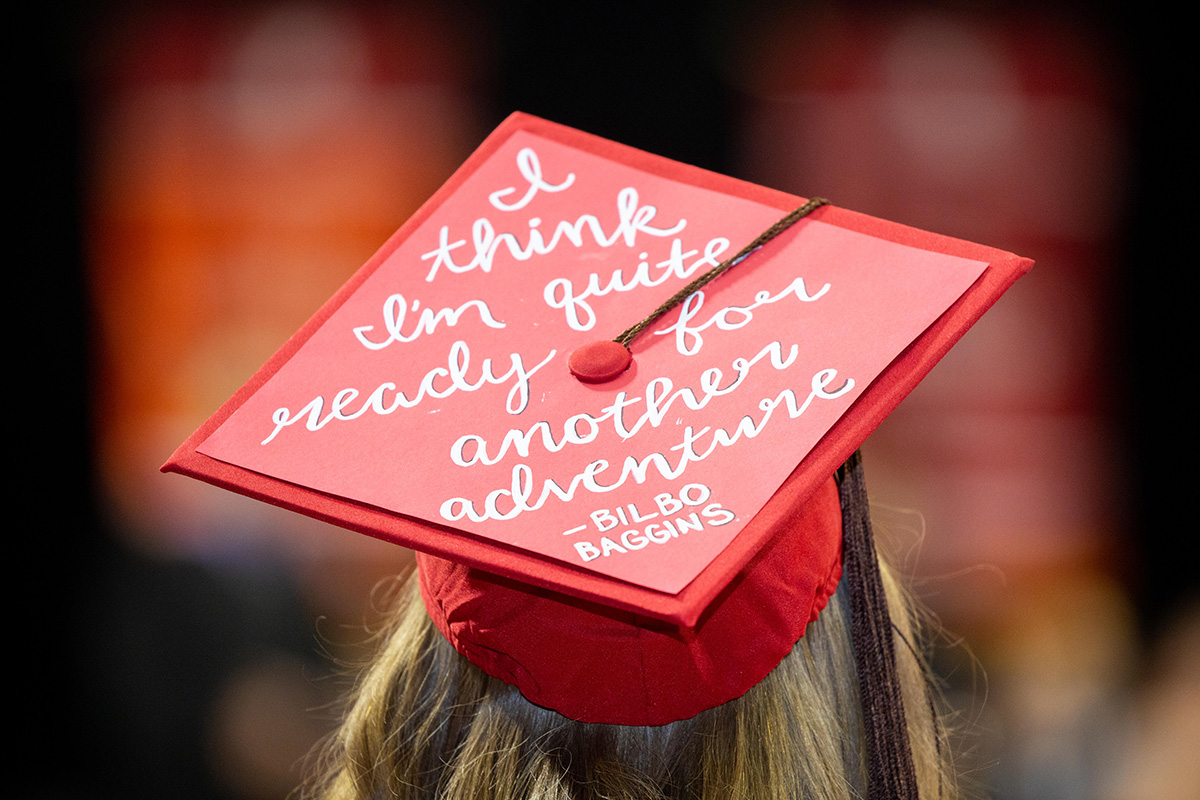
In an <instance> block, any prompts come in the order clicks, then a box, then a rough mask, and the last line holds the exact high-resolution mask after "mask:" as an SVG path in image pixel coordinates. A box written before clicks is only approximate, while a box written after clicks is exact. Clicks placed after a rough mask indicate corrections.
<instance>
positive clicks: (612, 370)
mask: <svg viewBox="0 0 1200 800" xmlns="http://www.w3.org/2000/svg"><path fill="white" fill-rule="evenodd" d="M632 362H633V354H632V353H630V352H629V350H628V349H627V348H626V347H625V345H623V344H619V343H617V342H614V341H611V340H609V341H603V342H592V343H590V344H585V345H584V346H583V347H580V348H579V349H578V350H576V351H575V352H574V353H571V357H570V358H569V359H567V367H568V368H569V369H570V370H571V374H572V375H574V376H575V377H576V378H578V379H579V380H581V381H583V382H584V383H604V382H605V381H611V380H612V379H613V378H615V377H617V376H618V375H620V374H621V373H622V372H624V371H625V370H627V369H629V365H630V363H632Z"/></svg>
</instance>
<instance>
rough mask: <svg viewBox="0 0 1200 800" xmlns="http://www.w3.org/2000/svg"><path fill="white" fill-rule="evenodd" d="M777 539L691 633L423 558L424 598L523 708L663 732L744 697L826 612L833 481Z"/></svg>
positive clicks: (836, 509) (833, 574) (459, 646)
mask: <svg viewBox="0 0 1200 800" xmlns="http://www.w3.org/2000/svg"><path fill="white" fill-rule="evenodd" d="M777 528H778V530H777V531H776V532H775V535H774V536H773V538H772V539H771V541H770V542H769V544H767V545H766V546H765V547H763V549H762V550H761V551H760V552H759V553H758V555H757V556H756V557H755V558H754V560H752V561H751V562H750V563H749V564H748V565H747V566H746V568H745V569H744V570H742V572H741V573H740V574H739V575H738V577H737V578H736V579H734V580H733V581H732V582H731V583H730V586H729V588H728V589H726V591H725V593H724V594H723V595H722V596H721V597H720V598H718V600H717V601H716V602H715V603H713V605H712V606H711V607H710V608H709V610H708V611H707V612H706V614H705V615H704V616H703V617H702V618H701V620H700V622H699V624H698V625H697V626H696V627H695V628H692V629H683V628H676V627H672V626H670V625H667V624H665V623H662V622H657V621H654V620H650V619H647V618H644V617H639V616H637V615H635V614H632V613H629V612H623V611H616V610H613V609H611V608H607V607H605V606H600V605H597V604H595V603H589V602H587V601H583V600H576V599H573V598H569V597H566V596H564V595H560V594H557V593H555V592H551V591H548V590H543V589H537V588H533V587H530V586H528V585H526V584H521V583H518V582H515V581H509V580H505V579H502V578H497V577H495V576H492V575H489V574H488V573H485V572H483V571H481V570H478V569H474V568H472V567H467V566H464V565H462V564H456V563H454V562H451V561H447V560H445V559H441V558H437V557H435V556H430V555H427V554H424V553H418V554H417V563H418V566H419V569H420V583H421V595H422V598H423V599H424V601H425V607H426V609H428V611H429V616H430V617H431V618H432V619H433V622H434V624H435V625H436V626H437V628H438V630H440V631H441V632H442V634H443V635H444V636H445V637H446V639H447V640H449V641H450V643H451V644H453V645H454V647H455V649H456V650H458V652H459V653H461V654H462V655H464V656H466V657H467V659H469V660H470V661H471V663H473V664H475V665H476V666H477V667H479V668H480V669H482V670H483V671H484V672H486V673H487V674H489V675H491V676H493V677H496V678H499V679H501V680H503V681H505V682H507V683H509V684H512V685H513V686H516V687H517V688H518V689H519V690H520V691H521V693H522V694H523V695H524V696H525V697H526V698H527V699H529V700H530V701H531V702H533V703H536V704H537V705H540V706H544V707H546V708H551V709H554V710H555V711H558V712H559V713H561V714H563V715H564V716H566V717H569V718H571V719H574V720H577V721H580V722H603V723H610V724H619V725H663V724H666V723H669V722H674V721H676V720H680V719H687V718H689V717H693V716H695V715H696V714H698V713H700V712H701V711H704V710H706V709H709V708H713V707H715V706H718V705H720V704H722V703H725V702H727V701H729V700H732V699H734V698H735V697H740V696H741V695H743V694H745V693H746V692H747V691H748V690H749V689H750V688H751V687H753V686H754V685H755V684H757V683H758V682H759V681H761V680H762V679H763V678H765V677H766V676H767V674H768V673H769V672H770V671H771V670H772V669H774V668H775V667H776V666H777V665H778V664H779V662H780V661H782V660H783V658H784V657H785V656H786V655H787V654H788V653H789V652H790V651H791V649H792V646H793V645H794V644H795V643H796V642H797V640H799V638H800V637H801V636H802V635H803V634H804V629H805V628H806V627H807V625H808V623H809V622H811V621H812V620H815V619H816V617H817V614H818V613H819V612H820V611H821V610H822V609H823V608H824V607H825V605H826V604H827V603H828V601H829V597H830V595H832V594H833V591H834V589H835V588H836V587H837V583H838V579H839V578H840V576H841V573H842V565H841V541H842V538H841V534H842V516H841V506H840V505H839V502H838V490H837V485H836V483H835V482H834V480H833V478H830V479H829V480H827V481H826V482H825V483H824V484H822V485H821V486H820V488H818V489H817V491H816V492H815V493H814V494H813V496H812V497H811V498H810V499H809V500H807V501H806V502H805V503H803V504H801V505H800V506H799V507H797V508H796V509H795V510H794V512H793V513H791V514H788V515H785V516H784V517H783V518H781V519H780V520H779V521H778V522H777Z"/></svg>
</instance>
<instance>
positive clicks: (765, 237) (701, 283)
mask: <svg viewBox="0 0 1200 800" xmlns="http://www.w3.org/2000/svg"><path fill="white" fill-rule="evenodd" d="M828 203H829V201H828V200H826V199H824V198H822V197H814V198H812V199H811V200H809V201H808V202H807V203H805V204H804V205H802V206H800V207H799V208H797V209H795V210H794V211H792V212H791V213H789V214H788V215H787V216H785V217H784V218H783V219H781V220H779V221H778V222H776V223H775V224H774V225H772V226H771V227H769V228H767V229H766V230H765V231H763V232H762V233H760V234H759V235H758V238H756V239H755V240H754V241H752V242H751V243H750V244H748V245H746V246H745V247H743V248H742V249H741V250H739V251H738V252H737V255H735V256H733V257H732V258H727V259H725V260H724V261H722V262H721V263H720V264H718V265H717V266H715V267H713V268H712V269H710V270H709V271H708V272H706V273H704V274H703V275H701V276H700V277H698V278H696V279H695V280H693V281H692V282H691V283H689V284H688V285H687V286H685V287H683V288H682V289H680V290H679V291H678V292H676V293H675V294H673V295H671V297H670V298H669V299H668V300H667V301H666V302H664V303H663V304H662V305H660V306H659V307H658V308H656V309H654V310H653V311H651V312H650V314H649V315H648V316H647V317H645V318H644V319H642V320H641V321H640V322H637V323H636V324H634V325H631V326H630V327H628V328H626V329H625V330H624V331H623V332H622V333H621V334H620V335H619V336H617V338H615V339H613V341H614V342H616V343H617V344H620V345H623V346H624V347H625V348H626V349H628V348H629V344H630V342H632V341H633V340H634V339H636V338H637V337H638V334H640V333H641V332H642V331H644V330H645V329H646V328H648V327H650V326H651V325H653V324H654V321H655V320H656V319H658V318H659V317H661V316H662V315H663V314H665V313H667V312H668V311H670V310H671V309H672V308H674V307H675V306H677V305H679V304H680V303H682V302H683V301H684V300H686V299H688V298H689V297H691V296H692V294H694V293H695V292H697V291H699V290H700V289H702V288H704V287H705V286H707V285H708V283H709V282H710V281H712V280H714V279H715V278H718V277H720V276H721V275H723V274H725V273H726V272H728V271H729V269H730V268H731V267H734V266H736V265H737V264H739V263H740V262H741V261H742V260H743V259H744V258H746V256H748V255H750V254H751V253H752V252H754V251H755V250H757V249H758V248H760V247H762V246H763V245H764V244H766V243H767V242H769V241H771V240H772V239H774V238H775V237H776V236H778V235H779V234H781V233H783V232H784V231H786V230H787V229H788V228H790V227H792V225H795V224H796V223H797V222H798V221H800V220H801V219H803V218H804V217H807V216H808V215H809V214H811V213H812V212H813V211H814V210H816V209H818V208H820V207H821V206H823V205H827V204H828ZM618 352H619V351H618Z"/></svg>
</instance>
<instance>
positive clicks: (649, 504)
mask: <svg viewBox="0 0 1200 800" xmlns="http://www.w3.org/2000/svg"><path fill="white" fill-rule="evenodd" d="M797 209H799V210H800V211H801V213H792V212H794V211H795V210H797ZM793 217H794V218H793ZM764 231H770V232H771V234H770V235H769V236H767V237H765V238H763V237H762V236H761V235H762V234H763V233H764ZM748 244H749V245H750V247H747V245H748ZM1031 265H1032V262H1030V261H1029V260H1027V259H1022V258H1019V257H1017V256H1015V255H1013V254H1011V253H1006V252H1002V251H999V250H994V249H991V248H988V247H983V246H980V245H976V244H971V243H968V242H963V241H958V240H954V239H950V238H947V237H943V236H938V235H935V234H931V233H927V232H924V231H919V230H915V229H912V228H908V227H905V226H902V225H898V224H896V223H892V222H888V221H884V220H880V219H875V218H872V217H869V216H865V215H862V214H858V213H854V212H852V211H848V210H846V209H842V208H839V207H836V206H835V205H821V204H820V203H817V202H808V203H806V201H805V199H804V198H798V197H795V196H792V195H788V194H786V193H783V192H778V191H775V190H772V189H768V188H765V187H762V186H757V185H753V184H749V183H746V182H743V181H739V180H736V179H733V178H730V177H727V176H723V175H717V174H714V173H711V172H708V171H705V170H701V169H698V168H695V167H692V166H687V165H684V164H679V163H676V162H673V161H670V160H668V159H664V158H661V157H659V156H655V155H651V154H648V153H645V152H641V151H638V150H635V149H632V148H629V147H626V146H623V145H620V144H616V143H614V142H611V141H607V140H604V139H601V138H598V137H595V136H592V135H589V134H585V133H582V132H579V131H575V130H572V129H569V128H566V127H563V126H560V125H556V124H553V123H550V122H547V121H545V120H541V119H538V118H535V117H531V116H528V115H524V114H514V115H513V116H511V117H510V118H508V119H507V120H506V121H505V122H504V123H503V124H502V125H500V127H499V128H497V129H496V130H495V131H494V132H493V133H492V134H491V135H490V136H489V137H488V138H487V139H486V140H485V141H484V142H483V144H482V145H481V146H480V147H479V149H478V150H476V152H475V153H474V154H473V155H472V156H471V157H470V158H469V159H468V160H467V161H466V162H465V163H464V164H463V165H462V167H461V168H460V169H459V170H458V171H457V172H456V173H455V174H454V175H453V176H452V177H451V178H450V180H449V181H448V182H447V183H446V184H445V185H444V186H443V187H442V188H441V189H440V190H439V191H438V192H437V193H436V194H434V196H433V197H432V198H430V200H429V201H428V202H427V203H425V205H424V206H422V207H421V209H420V210H419V211H418V212H417V213H416V214H415V215H414V216H413V217H412V218H411V219H410V220H409V221H408V222H406V223H405V224H404V225H403V226H402V227H401V228H400V229H399V231H397V232H396V234H395V235H394V236H392V238H391V239H389V240H388V242H387V243H386V244H385V245H384V246H383V247H382V248H381V249H380V250H379V252H378V253H376V254H375V256H374V257H372V258H371V260H370V261H368V262H367V264H366V265H365V266H363V267H362V268H361V269H360V270H359V271H358V272H357V273H356V274H355V275H354V276H353V277H352V278H351V279H350V280H349V281H348V282H347V283H346V285H345V286H343V287H342V288H341V289H340V290H339V291H338V292H337V294H336V295H334V297H333V298H332V299H330V300H329V301H328V302H327V303H326V304H325V305H324V306H323V307H322V308H321V309H320V310H319V311H318V312H317V313H316V315H315V316H313V318H312V319H310V320H309V321H308V322H307V323H306V324H305V325H304V327H303V328H301V330H300V331H299V332H298V333H296V334H295V335H294V336H293V337H292V338H291V339H290V340H289V341H288V342H287V343H286V344H285V345H284V346H283V347H282V349H280V351H279V352H278V353H276V354H275V356H274V357H273V358H272V359H271V360H270V361H269V362H268V363H267V364H266V365H265V366H264V367H263V368H262V369H261V370H260V371H259V372H258V373H257V374H256V375H255V376H254V377H253V378H252V379H251V380H250V382H249V383H247V384H246V385H245V386H244V387H243V388H242V389H241V390H240V391H239V392H238V393H237V394H236V395H235V396H234V397H233V398H232V399H231V400H229V401H228V402H227V403H226V404H225V405H224V406H223V407H222V408H221V409H220V410H219V411H218V412H217V413H216V414H215V415H213V417H212V418H211V419H209V420H208V421H207V422H206V423H205V424H204V425H203V426H202V427H201V428H200V429H199V430H198V431H196V433H195V434H193V436H192V437H191V438H189V439H188V441H187V442H186V443H184V444H183V445H182V446H181V447H180V448H179V450H178V451H177V452H176V453H175V454H174V455H173V456H172V457H171V459H170V460H169V461H168V462H167V464H166V465H165V466H164V470H168V471H174V472H180V473H183V474H186V475H190V476H193V477H196V478H199V479H201V480H204V481H208V482H210V483H213V484H215V485H218V486H221V487H224V488H227V489H231V490H233V491H236V492H240V493H242V494H246V495H249V496H251V497H255V498H258V499H261V500H265V501H267V502H270V503H274V504H276V505H280V506H283V507H286V508H290V509H293V510H296V511H299V512H301V513H304V514H308V515H310V516H313V517H317V518H319V519H323V520H326V521H329V522H333V523H336V524H338V525H341V526H344V527H347V528H350V529H353V530H356V531H360V532H362V533H366V534H369V535H372V536H376V537H379V538H381V539H386V540H389V541H392V542H395V543H396V544H400V545H404V546H408V547H411V548H413V549H415V550H416V551H417V552H418V563H419V565H420V572H421V578H420V579H421V585H422V591H423V596H424V599H425V603H426V607H427V608H428V609H429V612H430V615H431V617H432V618H433V620H434V622H435V623H436V624H437V626H438V627H439V629H440V630H441V631H442V633H443V634H445V635H446V636H447V638H448V639H450V641H451V642H453V643H454V644H455V646H456V647H457V648H458V650H459V651H460V652H461V653H463V654H464V655H465V656H467V657H468V658H469V659H471V660H472V661H473V662H474V663H476V664H477V665H478V666H480V667H481V668H483V669H484V670H485V671H487V672H489V673H490V674H492V675H494V676H497V677H500V678H503V679H505V680H507V681H509V682H510V683H513V684H515V685H516V686H518V687H519V688H520V689H521V690H522V692H523V693H524V694H525V695H526V697H528V698H529V699H530V700H531V701H533V702H535V703H538V704H541V705H545V706H548V707H550V708H554V709H556V710H558V711H560V712H562V713H564V714H565V715H567V716H569V717H572V718H574V719H577V720H583V721H598V722H612V723H621V724H661V723H664V722H669V721H671V720H674V719H681V718H685V717H688V716H692V715H694V714H696V713H698V712H699V711H702V710H703V709H705V708H708V707H711V706H713V705H716V704H719V703H721V702H725V701H727V700H729V699H731V698H733V697H736V696H738V695H740V694H742V693H744V692H745V691H746V690H747V689H749V688H750V687H751V686H753V685H754V684H755V683H757V682H758V681H759V680H761V679H762V678H763V677H764V676H765V675H766V674H767V672H769V671H770V670H771V669H772V668H773V667H774V666H775V665H776V664H778V662H779V661H780V660H781V659H782V658H783V657H784V656H785V655H786V653H787V652H788V651H789V650H790V649H791V647H792V645H793V644H794V643H795V642H796V641H797V639H798V638H799V637H800V636H801V635H802V634H803V630H804V627H805V626H806V625H807V623H808V622H809V621H810V620H811V619H813V618H815V616H816V614H818V613H819V612H820V610H821V608H823V606H824V604H825V602H826V600H827V599H828V597H829V595H830V594H831V593H832V592H833V590H834V588H835V587H836V585H837V582H838V580H839V577H840V576H841V574H842V571H843V527H844V525H843V516H844V515H845V512H846V510H847V508H848V507H849V506H855V507H856V508H859V510H860V511H862V513H858V512H854V513H855V514H858V516H856V517H855V518H854V519H853V520H848V521H847V523H846V525H848V526H851V527H853V526H857V525H860V523H861V524H865V522H863V520H865V500H864V499H862V498H861V497H859V498H858V499H855V493H856V492H860V491H861V480H860V479H859V478H858V477H857V476H858V469H857V468H852V469H851V470H850V472H849V475H850V477H849V478H847V479H845V480H842V481H841V483H840V485H839V483H838V481H836V480H835V478H834V474H835V472H837V471H838V470H839V468H840V467H841V466H842V465H843V464H844V463H846V462H847V459H849V458H850V457H851V456H852V455H853V454H854V453H855V452H856V451H857V448H858V447H859V445H860V444H861V443H862V442H863V440H864V439H866V437H867V436H868V435H869V434H870V433H871V431H873V430H874V429H875V427H876V426H877V425H878V424H879V423H880V422H881V421H882V420H883V418H884V417H885V416H886V415H887V414H888V413H889V412H890V411H891V410H892V409H893V408H894V407H895V406H896V404H897V403H899V402H900V400H901V399H902V398H903V397H904V396H905V395H906V394H907V393H908V392H909V391H911V390H912V388H913V387H914V386H915V385H916V384H917V383H918V382H919V381H920V380H921V379H922V378H923V377H924V375H925V374H926V373H927V372H928V371H929V370H930V369H931V368H932V367H933V365H934V364H935V363H936V362H937V361H938V360H939V359H940V358H941V357H942V356H943V355H944V354H945V353H946V352H947V351H948V350H949V348H950V347H951V346H952V345H953V344H954V343H955V342H956V341H957V340H958V339H959V337H961V336H962V334H963V333H964V332H965V331H966V330H967V328H969V327H970V326H971V325H972V324H973V323H974V322H975V321H976V320H977V319H978V318H979V316H980V315H981V314H982V313H983V312H984V311H985V310H986V309H987V308H988V307H989V306H990V305H991V304H992V303H993V302H995V300H996V299H997V298H998V297H999V296H1000V295H1001V294H1002V293H1003V292H1004V291H1005V290H1006V289H1007V288H1008V287H1009V286H1010V285H1011V284H1012V282H1013V281H1015V280H1016V279H1017V277H1019V276H1020V275H1021V274H1023V273H1024V272H1025V271H1026V270H1028V269H1029V267H1030V266H1031ZM719 267H720V268H722V269H724V268H725V267H730V268H728V271H725V272H724V274H721V275H720V277H719V278H717V279H716V280H713V281H712V282H711V283H708V284H707V285H705V286H703V288H700V289H694V288H688V289H686V290H685V291H684V292H682V294H681V296H680V297H678V298H676V299H675V300H674V301H672V302H670V303H667V304H666V307H665V310H664V311H663V312H662V313H661V314H660V315H659V316H657V317H653V315H652V314H651V312H652V311H654V310H655V309H658V308H659V307H660V306H663V305H664V301H666V300H667V299H668V298H671V297H672V295H675V294H676V293H679V292H680V290H681V289H684V288H685V287H689V284H690V283H691V282H693V281H695V280H696V279H697V278H699V277H700V276H703V275H705V274H706V273H708V272H709V271H711V270H714V269H717V268H719ZM651 317H653V318H651ZM631 328H636V329H637V330H636V331H635V332H634V335H633V336H628V337H625V338H622V339H621V341H620V342H618V343H617V344H615V345H614V344H612V342H611V341H610V340H613V339H614V338H621V337H620V332H621V331H627V330H628V329H631ZM852 467H853V465H852ZM839 493H840V494H841V495H842V497H840V498H839ZM852 516H853V515H852ZM849 540H850V534H849V532H847V534H846V541H847V542H849ZM867 542H868V545H869V535H868V537H867ZM846 547H847V552H846V554H845V556H846V559H849V558H850V556H851V552H850V550H851V548H850V545H849V544H847V545H846ZM869 560H871V561H873V555H870V557H869ZM845 566H846V569H848V570H849V569H851V564H850V562H849V560H847V561H846V562H845ZM876 579H877V578H876ZM867 582H869V581H867ZM868 594H869V591H868ZM883 638H888V640H889V643H890V636H889V637H883Z"/></svg>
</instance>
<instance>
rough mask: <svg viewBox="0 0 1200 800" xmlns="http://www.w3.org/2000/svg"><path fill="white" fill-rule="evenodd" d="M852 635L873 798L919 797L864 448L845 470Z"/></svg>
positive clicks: (842, 486) (842, 489)
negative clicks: (869, 503) (869, 501)
mask: <svg viewBox="0 0 1200 800" xmlns="http://www.w3.org/2000/svg"><path fill="white" fill-rule="evenodd" d="M839 478H840V480H839V481H838V495H839V498H840V499H841V503H842V546H843V548H844V564H845V579H846V580H847V581H849V589H850V620H851V622H850V634H851V639H852V642H853V646H854V661H855V665H856V667H857V670H858V685H859V693H860V694H861V696H862V697H861V704H862V708H863V726H864V731H865V734H866V748H867V751H866V757H867V797H868V800H917V797H918V795H917V779H916V771H915V769H914V767H913V758H912V749H911V747H910V745H909V740H908V725H907V723H906V721H905V718H904V702H903V699H902V698H901V694H900V682H899V679H898V677H897V674H896V650H895V644H894V642H893V640H892V620H891V616H890V615H889V614H888V607H887V598H886V597H885V596H884V592H883V580H882V578H881V577H880V575H879V562H878V560H877V559H876V556H875V544H874V536H873V534H872V532H871V516H870V510H869V509H868V506H867V490H866V483H865V481H864V479H863V468H862V456H861V454H860V452H859V451H857V450H856V451H855V452H854V455H852V456H851V457H850V459H849V460H848V461H847V462H846V463H845V464H844V465H843V466H842V468H841V470H839Z"/></svg>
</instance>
